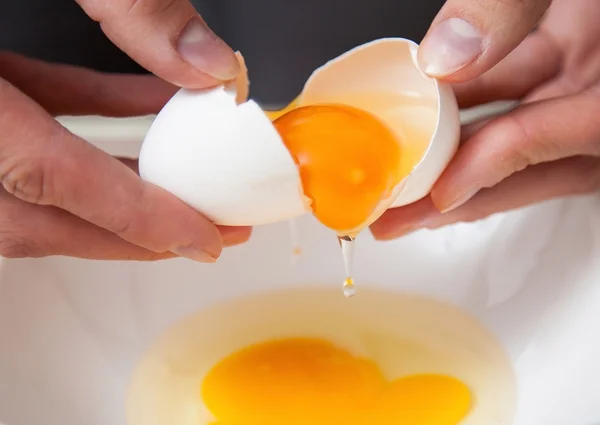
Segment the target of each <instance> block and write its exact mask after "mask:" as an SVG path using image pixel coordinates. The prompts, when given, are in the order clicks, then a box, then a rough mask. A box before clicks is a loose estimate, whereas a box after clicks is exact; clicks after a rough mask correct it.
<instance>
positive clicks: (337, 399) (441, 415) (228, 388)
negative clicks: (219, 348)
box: [201, 338, 471, 425]
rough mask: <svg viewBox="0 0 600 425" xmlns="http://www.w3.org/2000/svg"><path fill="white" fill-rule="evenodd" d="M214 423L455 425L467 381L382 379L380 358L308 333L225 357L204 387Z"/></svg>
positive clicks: (462, 411)
mask: <svg viewBox="0 0 600 425" xmlns="http://www.w3.org/2000/svg"><path fill="white" fill-rule="evenodd" d="M201 396H202V399H203V402H204V404H205V405H206V407H207V408H208V409H209V410H210V411H211V412H212V414H213V415H214V416H215V418H216V422H214V424H212V425H283V424H285V425H307V424H310V425H334V424H338V423H339V424H344V425H457V424H459V423H460V421H461V420H462V419H463V418H464V417H465V416H466V415H467V414H468V412H469V410H470V408H471V394H470V391H469V389H468V388H467V386H466V385H465V384H463V383H462V382H460V381H459V380H457V379H454V378H451V377H447V376H442V375H413V376H409V377H405V378H401V379H398V380H396V381H393V382H387V381H386V380H385V378H384V376H383V374H382V372H381V371H380V369H379V368H378V366H377V364H376V363H375V362H373V361H371V360H369V359H365V358H360V357H356V356H354V355H352V354H351V353H350V352H348V351H346V350H344V349H342V348H339V347H337V346H335V345H334V344H332V343H330V342H328V341H324V340H320V339H307V338H293V339H283V340H274V341H267V342H264V343H260V344H256V345H253V346H250V347H247V348H244V349H242V350H240V351H238V352H237V353H234V354H232V355H230V356H229V357H226V358H224V359H223V360H222V361H220V362H219V363H217V364H216V365H215V366H214V367H213V368H212V369H211V370H210V371H209V373H208V374H207V375H206V377H205V379H204V381H203V383H202V388H201Z"/></svg>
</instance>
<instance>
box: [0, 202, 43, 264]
mask: <svg viewBox="0 0 600 425" xmlns="http://www.w3.org/2000/svg"><path fill="white" fill-rule="evenodd" d="M16 202H18V201H16ZM4 206H5V207H6V208H4V209H3V211H2V217H1V218H0V256H2V257H4V258H31V257H42V256H43V255H44V250H43V247H42V246H41V245H40V244H37V243H36V242H35V241H34V240H33V239H32V238H30V237H28V236H27V232H25V231H24V229H26V228H25V227H24V226H23V220H24V219H23V217H22V215H21V214H19V211H20V210H18V209H14V208H10V205H4Z"/></svg>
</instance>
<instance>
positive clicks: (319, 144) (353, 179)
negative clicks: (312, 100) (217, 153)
mask: <svg viewBox="0 0 600 425" xmlns="http://www.w3.org/2000/svg"><path fill="white" fill-rule="evenodd" d="M274 126H275V128H276V129H277V131H278V133H279V134H280V136H281V138H282V139H283V142H284V143H285V145H286V148H287V149H288V151H289V152H290V153H291V155H292V156H293V157H294V160H295V161H296V164H297V165H298V167H299V170H300V179H301V181H302V186H303V190H304V195H305V196H307V197H308V198H309V199H310V200H311V209H312V212H313V214H314V216H315V217H316V218H317V219H318V220H319V221H320V222H321V223H323V224H324V225H325V226H327V227H329V228H330V229H332V230H334V231H337V232H338V233H345V232H352V231H355V230H358V229H360V228H361V227H362V226H363V225H364V224H365V222H366V221H367V220H368V219H369V218H370V217H371V215H372V214H373V212H374V211H375V209H376V208H377V206H378V205H379V204H380V202H381V201H382V200H383V199H385V198H387V197H388V196H390V195H391V193H392V191H393V189H394V188H395V187H396V186H397V185H398V183H399V181H400V180H401V178H400V161H401V156H400V155H401V148H400V143H399V140H398V138H397V136H396V135H395V134H394V133H393V132H392V130H391V129H389V128H388V127H387V125H385V124H384V123H383V122H382V121H380V120H379V119H378V118H377V117H375V116H374V115H372V114H370V113H368V112H366V111H363V110H361V109H357V108H354V107H350V106H345V105H310V106H303V107H299V108H291V109H290V110H289V111H288V112H285V113H283V114H282V115H280V116H279V117H278V118H276V119H275V121H274Z"/></svg>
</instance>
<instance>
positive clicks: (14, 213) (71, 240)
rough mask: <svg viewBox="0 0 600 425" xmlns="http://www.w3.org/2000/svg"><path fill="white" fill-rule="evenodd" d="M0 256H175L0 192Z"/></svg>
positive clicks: (127, 258) (150, 259)
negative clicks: (139, 244)
mask: <svg viewBox="0 0 600 425" xmlns="http://www.w3.org/2000/svg"><path fill="white" fill-rule="evenodd" d="M0 255H1V256H2V257H5V258H31V257H33V258H36V257H47V256H53V255H64V256H69V257H75V258H84V259H90V260H136V261H155V260H162V259H167V258H173V257H176V255H175V254H173V253H170V252H164V253H156V252H153V251H149V250H147V249H144V248H142V247H139V246H137V245H134V244H131V243H129V242H127V241H125V240H123V239H121V238H120V237H118V236H117V235H115V234H114V233H111V232H109V231H107V230H104V229H102V228H100V227H97V226H94V225H93V224H90V223H88V222H87V221H85V220H82V219H80V218H79V217H75V216H74V215H72V214H69V213H68V212H66V211H63V210H60V209H58V208H55V207H49V206H40V205H34V204H30V203H27V202H23V201H21V200H19V199H17V198H15V197H14V196H11V195H9V194H8V193H7V192H6V191H4V190H0Z"/></svg>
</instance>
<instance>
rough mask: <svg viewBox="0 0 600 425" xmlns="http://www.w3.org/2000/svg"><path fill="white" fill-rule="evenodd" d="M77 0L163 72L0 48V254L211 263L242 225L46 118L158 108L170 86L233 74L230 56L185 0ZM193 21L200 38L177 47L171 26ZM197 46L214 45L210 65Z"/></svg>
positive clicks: (237, 238)
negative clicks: (100, 69) (186, 199)
mask: <svg viewBox="0 0 600 425" xmlns="http://www.w3.org/2000/svg"><path fill="white" fill-rule="evenodd" d="M78 3H79V4H80V5H81V6H82V7H83V9H84V10H85V11H86V12H87V13H88V14H89V15H90V16H91V17H92V18H93V19H96V20H97V21H99V22H100V24H101V26H102V28H103V30H104V31H105V33H106V34H107V35H108V36H109V37H110V38H111V39H112V40H113V41H114V43H115V44H116V45H117V46H119V47H120V48H121V49H122V50H124V51H125V52H126V53H128V54H129V55H130V56H131V57H132V58H134V59H135V60H137V61H138V62H139V63H140V64H142V65H143V66H145V67H146V68H147V69H149V70H150V71H152V72H153V73H155V74H156V75H159V76H161V77H162V79H159V78H156V77H153V76H123V75H106V74H101V73H97V72H93V71H90V70H85V69H81V68H76V67H70V66H63V65H53V64H48V63H43V62H40V61H36V60H32V59H28V58H25V57H22V56H18V55H15V54H12V53H8V52H0V182H1V183H2V187H1V188H0V255H2V256H4V257H8V258H24V257H44V256H51V255H65V256H72V257H79V258H87V259H103V260H157V259H164V258H171V257H174V256H177V255H181V256H185V257H188V258H190V259H193V260H196V261H202V262H214V261H215V260H216V259H217V258H218V257H219V256H220V254H221V252H222V249H223V247H224V246H231V245H236V244H239V243H242V242H245V241H246V240H247V239H248V238H249V237H250V230H251V229H249V228H233V227H230V228H227V227H217V226H215V225H214V224H212V223H211V222H210V221H209V220H207V219H206V218H205V217H203V216H201V215H200V214H198V212H196V211H195V210H193V209H192V208H190V207H189V206H187V205H185V204H184V203H183V202H181V201H180V200H179V199H177V198H176V197H174V196H173V195H171V194H169V193H167V192H165V191H163V190H162V189H160V188H158V187H156V186H153V185H151V184H148V183H147V182H144V181H142V180H141V179H140V178H139V176H138V175H137V165H136V163H135V161H132V160H127V159H120V158H113V157H111V156H109V155H108V154H106V153H104V152H103V151H100V150H99V149H97V148H95V147H94V146H92V145H91V144H89V143H87V142H86V141H84V140H82V139H80V138H79V137H77V136H75V135H74V134H72V133H70V132H68V131H67V130H66V129H65V128H64V127H62V126H61V125H60V124H59V123H58V122H57V121H56V120H55V119H54V118H53V117H54V116H56V115H63V114H64V115H66V114H68V115H88V114H97V115H104V116H114V117H121V116H132V115H143V114H150V113H156V112H158V110H159V109H160V108H161V107H162V106H163V105H164V104H165V102H166V101H167V100H168V99H169V98H170V97H171V96H172V95H173V94H174V93H175V91H176V90H177V88H178V87H180V86H184V87H190V88H201V87H210V86H213V85H216V84H219V83H221V82H223V81H226V80H229V79H231V80H233V79H235V77H236V75H237V73H238V72H239V62H238V60H237V58H236V57H235V55H234V53H233V51H231V49H229V47H227V46H226V45H225V43H223V42H222V41H220V40H219V39H218V38H217V37H216V36H214V34H212V33H211V32H210V30H209V29H208V27H206V26H205V24H204V23H203V21H202V20H201V18H200V17H199V16H198V15H197V13H196V12H195V10H194V9H193V7H192V6H191V4H190V3H189V2H188V1H185V0H181V1H169V2H165V1H162V0H137V1H133V0H126V1H125V0H122V1H118V0H112V1H105V0H80V1H79V2H78ZM192 21H193V22H195V25H196V27H197V28H200V30H201V31H204V33H205V34H207V36H206V37H204V38H203V39H202V40H203V43H204V45H203V46H196V45H190V43H187V44H185V48H181V46H182V44H181V40H180V39H179V37H180V35H181V33H182V32H183V31H184V30H185V28H186V27H187V26H189V24H190V22H192ZM198 25H200V27H198ZM207 42H208V44H207ZM206 46H208V48H207V47H206ZM203 49H204V50H203ZM195 50H198V51H200V52H201V53H202V52H203V51H205V52H206V55H207V56H210V57H216V56H215V55H216V54H217V53H218V54H220V55H221V56H222V58H221V59H219V58H216V59H215V61H214V63H217V64H220V68H218V69H217V68H215V67H214V66H213V67H210V66H209V67H208V68H207V69H200V68H201V67H199V65H202V61H199V60H198V55H197V54H196V53H197V52H196V51H195ZM194 55H195V56H194ZM211 55H212V56H211ZM223 58H224V59H223ZM163 80H166V81H168V82H165V81H163Z"/></svg>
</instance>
